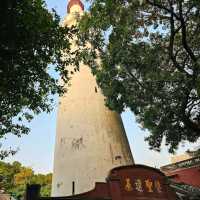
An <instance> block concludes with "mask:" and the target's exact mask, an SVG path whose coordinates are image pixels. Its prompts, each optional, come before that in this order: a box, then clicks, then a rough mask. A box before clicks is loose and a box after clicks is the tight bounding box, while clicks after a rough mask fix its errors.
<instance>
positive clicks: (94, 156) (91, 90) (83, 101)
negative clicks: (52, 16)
mask: <svg viewBox="0 0 200 200" xmlns="http://www.w3.org/2000/svg"><path fill="white" fill-rule="evenodd" d="M83 10H84V6H83V4H82V2H81V1H80V0H70V1H69V3H68V15H67V17H66V18H65V20H64V25H68V26H70V25H72V24H74V23H75V21H76V17H75V16H77V14H79V15H81V14H82V13H83ZM57 120H58V121H57V135H56V145H55V154H54V172H53V185H52V196H67V195H71V194H72V184H73V183H74V186H75V194H78V193H82V192H86V191H88V190H91V189H93V188H94V184H95V182H99V181H105V178H106V176H107V174H108V172H109V170H110V169H112V168H114V167H116V166H122V165H130V164H133V163H134V161H133V158H132V154H131V151H130V147H129V144H128V140H127V137H126V134H125V131H124V127H123V124H122V121H121V118H120V115H119V114H117V113H115V112H113V111H110V110H109V109H108V108H107V107H106V106H105V104H104V96H103V95H102V93H101V90H100V89H99V88H98V86H97V84H96V80H95V77H94V76H93V75H92V73H91V71H90V69H89V67H87V66H84V65H81V66H80V71H79V72H76V73H75V74H74V75H73V77H72V80H71V86H70V87H69V88H68V92H67V93H66V95H65V96H63V97H61V98H60V104H59V109H58V117H57Z"/></svg>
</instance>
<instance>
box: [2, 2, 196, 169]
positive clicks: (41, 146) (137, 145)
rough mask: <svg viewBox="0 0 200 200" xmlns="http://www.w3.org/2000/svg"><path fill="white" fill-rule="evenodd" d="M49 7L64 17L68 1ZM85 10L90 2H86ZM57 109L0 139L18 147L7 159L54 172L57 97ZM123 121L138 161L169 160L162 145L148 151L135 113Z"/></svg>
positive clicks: (158, 163) (186, 145)
mask: <svg viewBox="0 0 200 200" xmlns="http://www.w3.org/2000/svg"><path fill="white" fill-rule="evenodd" d="M46 4H47V7H48V9H52V8H54V9H55V10H56V11H57V13H58V14H59V15H60V16H61V18H63V17H64V16H65V14H66V7H67V0H46ZM85 7H86V9H87V8H88V3H85ZM55 100H56V102H55V106H54V110H53V111H52V112H51V113H50V114H46V113H42V114H40V115H38V116H36V117H35V118H34V120H32V122H31V123H30V125H29V126H30V128H31V132H30V134H29V135H25V136H22V137H21V138H17V137H15V136H7V139H6V140H3V141H1V142H2V144H3V148H8V147H10V146H12V148H19V151H18V153H17V154H16V155H14V156H12V157H9V158H7V159H6V160H5V161H8V162H13V161H15V160H17V161H19V162H21V163H22V164H23V165H25V166H27V167H31V168H32V169H33V170H34V171H35V172H36V173H49V172H52V171H53V156H54V144H55V136H56V115H57V102H58V97H55ZM122 120H123V123H124V127H125V130H126V134H127V137H128V140H129V144H130V147H131V151H132V154H133V157H134V160H135V163H137V164H145V165H149V166H153V167H157V168H159V167H160V166H162V165H166V164H169V163H170V156H171V155H170V154H169V153H168V152H167V148H166V147H165V146H164V144H163V145H162V151H161V152H160V153H158V152H155V151H152V150H149V147H148V144H147V143H146V142H145V141H144V137H146V136H148V134H149V133H148V131H144V130H142V129H141V128H140V127H139V125H138V124H137V123H136V121H135V117H134V114H133V113H132V112H130V111H129V110H127V111H126V112H124V113H122ZM195 146H197V144H189V143H182V144H181V145H180V147H179V150H178V151H177V154H181V153H184V152H185V151H186V150H187V149H189V148H190V149H191V148H193V147H195Z"/></svg>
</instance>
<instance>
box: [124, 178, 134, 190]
mask: <svg viewBox="0 0 200 200" xmlns="http://www.w3.org/2000/svg"><path fill="white" fill-rule="evenodd" d="M124 189H125V190H126V191H127V192H130V191H133V187H132V185H131V180H130V178H126V179H125V187H124Z"/></svg>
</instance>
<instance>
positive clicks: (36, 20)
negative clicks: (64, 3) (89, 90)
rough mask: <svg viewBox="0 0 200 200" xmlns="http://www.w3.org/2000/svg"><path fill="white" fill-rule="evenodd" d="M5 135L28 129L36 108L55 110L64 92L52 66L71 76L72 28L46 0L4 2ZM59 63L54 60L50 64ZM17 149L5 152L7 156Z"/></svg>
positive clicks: (0, 114) (0, 123) (1, 90)
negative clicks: (55, 101) (66, 56)
mask: <svg viewBox="0 0 200 200" xmlns="http://www.w3.org/2000/svg"><path fill="white" fill-rule="evenodd" d="M0 13H1V18H0V20H1V21H0V22H1V23H0V79H1V83H0V138H3V137H5V135H6V134H7V133H12V134H14V135H16V136H18V137H20V136H21V135H22V134H27V133H28V132H29V128H28V127H27V126H25V125H24V121H28V122H29V121H30V120H31V119H32V118H33V116H34V115H35V114H39V113H40V112H42V111H45V112H50V110H51V108H52V103H53V98H52V95H54V94H59V95H61V94H62V93H63V92H64V88H63V86H62V85H59V84H58V80H57V78H55V76H52V71H57V72H58V73H59V74H60V75H61V77H62V79H63V80H64V81H65V82H67V81H68V74H67V70H66V69H65V65H66V64H67V63H68V61H67V60H66V59H64V58H63V57H61V54H62V53H65V54H67V53H68V50H69V41H68V38H69V37H70V32H69V30H68V29H67V28H65V27H61V26H60V25H59V22H60V19H59V16H58V15H57V14H56V12H55V11H52V12H50V11H48V10H47V8H46V6H45V3H44V1H43V0H20V1H17V0H8V1H1V5H0ZM49 64H53V65H49ZM9 153H14V151H12V150H10V151H3V150H2V152H1V158H4V157H6V156H8V155H9Z"/></svg>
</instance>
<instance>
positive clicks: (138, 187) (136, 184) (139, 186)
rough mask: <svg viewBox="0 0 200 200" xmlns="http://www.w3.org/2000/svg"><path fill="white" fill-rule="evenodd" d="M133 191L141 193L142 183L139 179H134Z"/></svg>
mask: <svg viewBox="0 0 200 200" xmlns="http://www.w3.org/2000/svg"><path fill="white" fill-rule="evenodd" d="M135 189H136V190H137V191H138V192H143V189H142V181H141V180H140V179H136V180H135Z"/></svg>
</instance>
